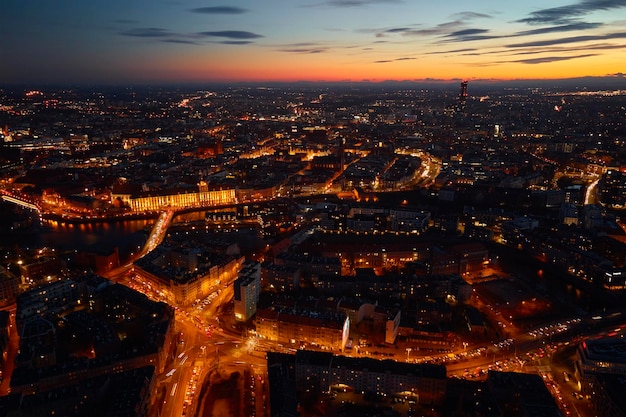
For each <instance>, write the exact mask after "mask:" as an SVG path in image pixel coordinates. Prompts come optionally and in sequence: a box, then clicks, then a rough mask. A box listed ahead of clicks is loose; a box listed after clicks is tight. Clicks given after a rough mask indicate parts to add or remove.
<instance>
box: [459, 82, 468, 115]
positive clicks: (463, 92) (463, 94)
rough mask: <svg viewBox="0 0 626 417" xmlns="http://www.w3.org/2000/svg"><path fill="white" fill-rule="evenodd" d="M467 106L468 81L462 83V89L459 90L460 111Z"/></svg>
mask: <svg viewBox="0 0 626 417" xmlns="http://www.w3.org/2000/svg"><path fill="white" fill-rule="evenodd" d="M465 104H467V80H463V81H461V88H460V90H459V97H458V105H459V108H460V109H463V108H464V107H465Z"/></svg>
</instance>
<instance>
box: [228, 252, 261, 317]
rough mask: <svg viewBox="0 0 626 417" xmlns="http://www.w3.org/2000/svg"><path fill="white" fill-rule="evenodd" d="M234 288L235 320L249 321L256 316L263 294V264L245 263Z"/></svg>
mask: <svg viewBox="0 0 626 417" xmlns="http://www.w3.org/2000/svg"><path fill="white" fill-rule="evenodd" d="M233 288H234V290H235V296H234V303H235V308H234V311H235V320H237V321H247V320H249V319H250V318H251V317H252V316H254V314H256V307H257V302H258V301H259V294H260V293H261V264H260V263H259V262H256V261H247V262H244V264H243V265H242V266H241V270H240V271H239V276H238V278H237V279H236V280H235V282H234V284H233Z"/></svg>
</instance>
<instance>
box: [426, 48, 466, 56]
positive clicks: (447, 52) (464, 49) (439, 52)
mask: <svg viewBox="0 0 626 417" xmlns="http://www.w3.org/2000/svg"><path fill="white" fill-rule="evenodd" d="M477 50H478V49H476V48H463V49H451V50H449V51H436V52H426V54H425V55H441V54H456V53H461V52H474V51H477Z"/></svg>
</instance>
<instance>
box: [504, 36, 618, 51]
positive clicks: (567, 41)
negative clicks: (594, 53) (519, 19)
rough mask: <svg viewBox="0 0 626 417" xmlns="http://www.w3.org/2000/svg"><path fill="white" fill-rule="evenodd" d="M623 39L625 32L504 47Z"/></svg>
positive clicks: (514, 45) (512, 45) (514, 44)
mask: <svg viewBox="0 0 626 417" xmlns="http://www.w3.org/2000/svg"><path fill="white" fill-rule="evenodd" d="M623 38H626V32H615V33H608V34H606V35H586V36H572V37H569V38H560V39H548V40H543V41H532V42H522V43H513V44H510V45H506V47H507V48H527V47H532V46H551V45H560V44H566V43H575V42H587V41H601V40H608V39H623Z"/></svg>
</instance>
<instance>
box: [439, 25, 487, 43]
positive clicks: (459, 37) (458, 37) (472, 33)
mask: <svg viewBox="0 0 626 417" xmlns="http://www.w3.org/2000/svg"><path fill="white" fill-rule="evenodd" d="M485 33H489V29H477V28H471V29H462V30H457V31H454V32H451V33H449V34H447V35H445V38H448V39H449V40H451V41H454V42H466V41H474V40H483V39H490V38H493V36H486V35H484V34H485Z"/></svg>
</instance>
